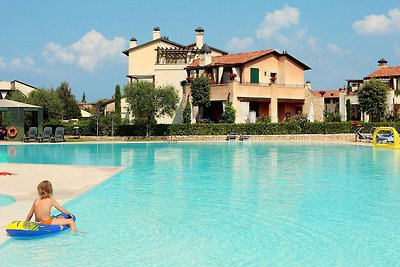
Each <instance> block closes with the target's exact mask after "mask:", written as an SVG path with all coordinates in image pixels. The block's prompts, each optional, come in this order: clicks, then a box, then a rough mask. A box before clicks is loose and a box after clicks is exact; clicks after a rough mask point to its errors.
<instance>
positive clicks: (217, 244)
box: [0, 142, 400, 266]
mask: <svg viewBox="0 0 400 267" xmlns="http://www.w3.org/2000/svg"><path fill="white" fill-rule="evenodd" d="M16 147H17V153H15V155H14V156H13V157H11V156H10V157H9V159H8V160H9V161H10V162H21V163H22V162H24V163H28V162H29V163H58V164H71V165H109V166H110V165H111V166H113V165H115V166H120V165H122V166H127V168H126V169H125V170H124V171H123V172H121V173H119V174H118V175H116V176H114V177H112V178H111V179H109V180H108V181H106V182H105V183H103V184H101V185H99V186H98V187H96V188H95V189H93V190H91V191H90V192H89V193H87V194H85V195H83V196H81V197H79V198H77V199H75V200H73V201H71V202H69V203H68V204H67V205H66V208H67V209H69V210H71V211H73V212H74V213H75V214H76V216H77V226H78V228H79V229H80V230H82V231H85V232H87V233H86V234H83V235H73V234H70V233H69V232H67V233H62V234H59V235H55V236H52V237H48V238H42V239H33V240H23V241H21V240H9V241H7V242H6V243H4V244H3V245H1V246H0V263H1V266H52V265H60V266H82V265H84V266H371V265H373V266H394V265H397V264H398V263H399V262H400V250H399V249H398V248H399V247H400V239H399V238H398V236H399V234H400V227H399V225H398V224H399V220H400V150H385V149H379V150H374V149H373V148H371V147H362V146H346V145H299V144H293V145H286V144H269V143H266V144H264V143H254V142H240V143H239V142H230V143H228V142H227V143H178V144H173V143H165V144H164V143H154V144H128V143H124V144H104V145H103V144H101V145H100V144H99V145H89V144H87V145H86V144H84V145H81V144H80V145H65V144H64V145H55V146H52V145H48V146H47V145H26V146H16ZM60 175H62V174H60ZM55 191H57V188H55Z"/></svg>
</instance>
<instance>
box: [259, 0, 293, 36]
mask: <svg viewBox="0 0 400 267" xmlns="http://www.w3.org/2000/svg"><path fill="white" fill-rule="evenodd" d="M299 18H300V12H299V10H298V9H297V8H293V7H290V6H285V7H284V8H283V9H280V10H275V11H274V12H272V13H270V12H268V13H267V15H266V16H265V18H264V21H263V23H261V25H260V26H259V28H258V30H257V32H256V34H257V37H258V38H264V39H266V38H269V37H271V36H272V35H273V34H274V33H276V32H277V31H279V30H280V29H282V28H289V27H290V26H291V25H294V24H298V23H299Z"/></svg>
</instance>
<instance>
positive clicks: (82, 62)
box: [42, 30, 126, 71]
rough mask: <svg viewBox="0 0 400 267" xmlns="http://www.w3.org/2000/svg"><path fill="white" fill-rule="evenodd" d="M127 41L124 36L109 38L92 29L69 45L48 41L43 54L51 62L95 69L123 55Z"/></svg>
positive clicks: (88, 69) (89, 69) (90, 69)
mask: <svg viewBox="0 0 400 267" xmlns="http://www.w3.org/2000/svg"><path fill="white" fill-rule="evenodd" d="M125 43H126V40H125V39H124V38H122V37H115V38H114V39H112V40H108V39H106V38H105V37H104V36H103V35H102V34H101V33H99V32H96V31H94V30H92V31H90V32H88V33H86V34H85V35H84V36H83V37H82V38H81V39H80V40H79V41H77V42H75V43H73V44H72V45H69V46H67V47H62V46H61V45H59V44H57V43H54V42H51V43H48V44H47V45H46V47H45V49H44V51H43V53H42V55H43V57H44V58H45V59H46V60H47V61H48V62H49V63H56V62H61V63H64V64H78V65H79V66H80V67H82V68H83V69H84V70H87V71H94V70H95V69H96V68H98V67H99V65H101V64H102V63H103V62H105V61H108V60H112V59H115V58H120V57H122V53H121V51H122V50H123V49H124V47H125Z"/></svg>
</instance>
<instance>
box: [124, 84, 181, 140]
mask: <svg viewBox="0 0 400 267" xmlns="http://www.w3.org/2000/svg"><path fill="white" fill-rule="evenodd" d="M124 92H125V96H126V100H127V102H128V103H129V105H130V108H131V110H132V113H133V115H134V116H135V121H136V122H142V123H144V124H145V125H146V127H147V131H146V133H147V135H149V134H150V127H151V124H155V123H157V122H156V120H155V118H159V117H161V116H164V115H168V116H172V115H173V114H174V112H175V111H176V108H177V105H178V102H179V96H178V94H177V92H176V90H175V88H174V87H173V86H171V85H167V86H159V87H155V86H154V84H153V83H151V82H146V81H139V82H137V83H130V84H128V85H126V86H125V88H124Z"/></svg>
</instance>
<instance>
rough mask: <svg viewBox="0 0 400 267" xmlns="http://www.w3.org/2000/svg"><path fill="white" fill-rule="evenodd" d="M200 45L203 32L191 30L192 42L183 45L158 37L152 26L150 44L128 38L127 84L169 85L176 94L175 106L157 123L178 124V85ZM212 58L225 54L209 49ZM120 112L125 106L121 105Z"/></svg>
mask: <svg viewBox="0 0 400 267" xmlns="http://www.w3.org/2000/svg"><path fill="white" fill-rule="evenodd" d="M203 44H204V29H202V28H201V27H198V28H197V29H195V42H193V43H191V44H188V45H183V44H180V43H177V42H174V41H172V40H170V39H169V38H168V37H166V36H161V31H160V28H159V27H154V29H153V38H152V40H151V41H149V42H146V43H143V44H138V42H137V39H136V38H135V37H132V38H131V39H130V47H129V49H127V50H125V51H123V53H124V54H125V55H126V56H128V57H129V59H128V75H127V77H128V82H135V81H138V80H147V81H152V82H154V83H155V85H156V86H158V85H167V84H168V85H172V86H174V87H175V89H176V90H177V93H178V95H179V99H180V101H179V107H178V110H177V111H176V114H175V115H174V116H173V117H172V118H171V117H164V118H159V119H158V120H157V121H158V123H179V122H181V121H182V110H183V108H184V106H183V104H185V103H186V102H185V101H184V99H183V88H182V85H181V82H182V81H184V80H185V79H186V77H187V75H186V71H185V67H187V66H188V65H189V64H191V63H192V62H193V60H195V59H196V58H198V57H199V51H200V49H201V47H202V46H203ZM210 51H211V54H212V55H213V56H219V55H226V54H227V52H225V51H223V50H220V49H217V48H214V47H211V46H210ZM122 108H123V109H124V108H125V107H124V106H122Z"/></svg>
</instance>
